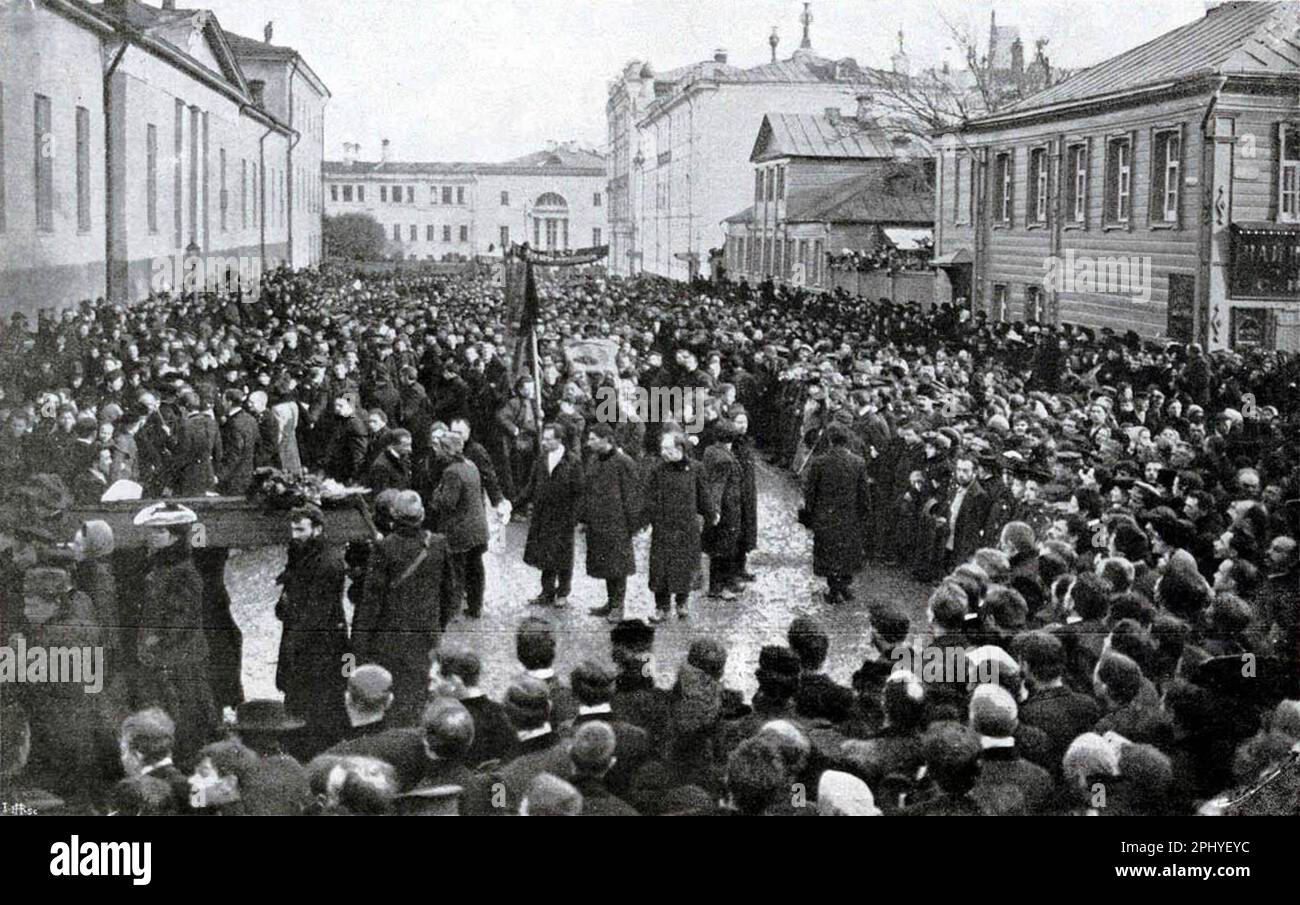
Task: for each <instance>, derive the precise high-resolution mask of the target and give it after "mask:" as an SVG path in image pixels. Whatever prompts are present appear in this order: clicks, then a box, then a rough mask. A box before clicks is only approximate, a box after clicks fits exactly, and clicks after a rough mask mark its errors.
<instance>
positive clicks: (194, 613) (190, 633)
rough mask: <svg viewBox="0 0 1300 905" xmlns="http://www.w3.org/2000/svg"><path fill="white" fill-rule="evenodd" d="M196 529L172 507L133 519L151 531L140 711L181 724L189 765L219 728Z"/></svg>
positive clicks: (160, 506)
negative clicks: (152, 710) (151, 709)
mask: <svg viewBox="0 0 1300 905" xmlns="http://www.w3.org/2000/svg"><path fill="white" fill-rule="evenodd" d="M196 521H197V518H196V517H195V515H194V513H193V512H192V511H191V510H190V509H188V508H186V507H185V506H182V505H180V504H178V503H168V502H162V503H155V504H154V505H152V506H149V507H148V508H146V509H143V510H141V511H140V512H139V513H138V514H137V515H136V516H135V519H134V522H135V524H136V525H138V526H140V527H143V528H145V529H147V530H148V538H147V540H148V547H149V566H148V571H147V573H146V574H145V579H144V603H143V605H142V608H141V612H140V628H139V637H138V640H137V642H136V656H137V657H138V658H139V661H140V672H139V678H140V689H139V692H138V695H139V698H140V703H141V704H143V705H145V706H149V705H153V706H158V707H161V708H162V709H163V710H165V711H166V712H167V713H168V714H169V715H170V716H171V717H172V719H174V720H175V721H176V756H177V757H178V758H180V759H181V761H182V763H184V762H187V761H188V759H189V758H191V757H193V755H194V752H195V751H197V750H198V748H199V747H200V746H201V745H202V744H203V743H204V742H206V741H207V740H208V739H209V738H210V737H211V735H212V732H213V730H214V729H215V727H216V723H217V712H216V705H215V703H214V702H213V697H212V686H211V683H210V682H209V681H208V642H207V638H206V637H205V636H204V633H203V579H202V578H200V577H199V572H198V570H197V569H196V568H195V567H194V561H193V558H192V556H191V552H190V526H191V525H193V524H194V523H195V522H196Z"/></svg>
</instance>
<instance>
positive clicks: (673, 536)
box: [640, 432, 717, 623]
mask: <svg viewBox="0 0 1300 905" xmlns="http://www.w3.org/2000/svg"><path fill="white" fill-rule="evenodd" d="M689 447H690V442H689V441H688V440H687V439H686V435H685V434H682V433H677V432H674V433H666V434H664V435H663V436H662V437H661V438H660V441H659V455H660V458H661V459H662V460H663V461H661V462H660V463H659V464H658V465H656V466H655V467H654V469H653V470H651V472H650V476H649V478H648V479H647V481H646V489H645V495H644V499H643V501H642V506H641V518H640V523H641V524H642V525H643V526H644V525H649V526H650V590H651V591H652V592H653V593H654V595H655V613H654V615H653V616H651V617H650V621H651V622H654V623H658V622H662V621H663V620H664V619H665V618H666V617H667V615H668V612H669V610H670V609H671V608H672V607H673V605H674V604H676V607H677V616H678V618H681V619H684V618H686V615H687V603H688V601H689V599H690V596H691V587H692V585H693V583H694V580H695V573H696V571H697V570H698V569H699V567H700V544H701V538H700V516H704V517H705V519H706V520H707V521H708V522H709V523H710V524H711V523H713V522H714V521H715V520H716V518H717V516H716V514H715V512H714V510H713V508H712V506H711V500H710V498H709V488H708V485H707V483H706V481H705V477H704V469H703V468H702V467H701V466H700V463H698V462H695V461H693V460H692V459H691V457H690V455H689Z"/></svg>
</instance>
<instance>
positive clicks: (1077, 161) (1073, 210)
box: [1065, 144, 1088, 224]
mask: <svg viewBox="0 0 1300 905" xmlns="http://www.w3.org/2000/svg"><path fill="white" fill-rule="evenodd" d="M1066 168H1067V177H1066V180H1065V215H1066V217H1067V218H1069V221H1070V222H1071V223H1077V224H1082V223H1084V221H1085V220H1086V214H1087V210H1088V207H1087V205H1088V146H1087V145H1086V144H1076V145H1070V148H1069V151H1068V152H1067V153H1066Z"/></svg>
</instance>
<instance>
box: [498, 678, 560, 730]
mask: <svg viewBox="0 0 1300 905" xmlns="http://www.w3.org/2000/svg"><path fill="white" fill-rule="evenodd" d="M504 706H505V710H506V716H508V717H509V718H510V722H511V723H512V724H513V725H514V727H515V728H516V729H532V728H535V727H537V726H540V725H541V724H542V723H544V722H546V720H547V719H548V718H549V717H550V715H551V689H550V687H549V686H547V684H546V683H545V682H543V681H542V680H541V679H535V678H533V677H532V676H521V677H520V678H518V679H516V680H515V681H514V682H513V683H511V685H510V687H509V688H508V689H506V697H505V701H504Z"/></svg>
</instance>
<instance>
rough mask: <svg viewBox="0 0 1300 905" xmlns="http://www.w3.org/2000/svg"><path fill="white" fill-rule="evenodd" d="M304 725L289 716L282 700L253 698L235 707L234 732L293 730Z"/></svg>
mask: <svg viewBox="0 0 1300 905" xmlns="http://www.w3.org/2000/svg"><path fill="white" fill-rule="evenodd" d="M305 725H307V724H306V723H305V722H303V721H302V720H300V719H298V718H297V717H295V716H290V714H289V712H288V711H287V710H285V707H284V701H277V700H273V699H269V698H262V699H254V700H252V701H245V702H244V703H242V704H240V705H239V706H238V707H236V708H235V731H236V732H293V731H294V730H296V729H301V728H302V727H303V726H305Z"/></svg>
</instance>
